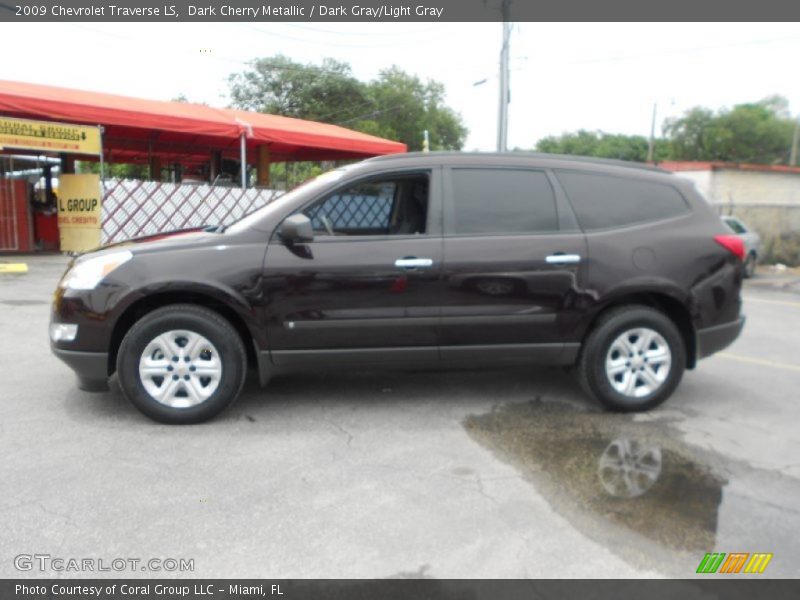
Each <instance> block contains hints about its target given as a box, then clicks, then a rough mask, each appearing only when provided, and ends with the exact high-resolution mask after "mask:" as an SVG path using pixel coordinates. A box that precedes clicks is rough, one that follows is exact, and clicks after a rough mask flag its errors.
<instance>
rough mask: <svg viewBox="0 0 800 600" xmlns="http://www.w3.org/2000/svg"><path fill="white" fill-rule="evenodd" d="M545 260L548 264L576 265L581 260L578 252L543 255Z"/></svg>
mask: <svg viewBox="0 0 800 600" xmlns="http://www.w3.org/2000/svg"><path fill="white" fill-rule="evenodd" d="M544 260H545V262H546V263H547V264H548V265H577V264H578V263H579V262H581V255H580V254H564V253H561V252H559V253H556V254H551V255H549V256H547V257H545V259H544Z"/></svg>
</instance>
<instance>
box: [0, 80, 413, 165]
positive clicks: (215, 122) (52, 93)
mask: <svg viewBox="0 0 800 600" xmlns="http://www.w3.org/2000/svg"><path fill="white" fill-rule="evenodd" d="M0 114H3V115H6V116H9V117H19V118H27V119H39V120H53V121H64V122H68V123H79V124H86V125H102V126H103V127H104V128H105V134H104V147H105V150H106V158H107V159H111V160H113V161H114V162H144V161H147V160H148V159H149V157H151V156H158V157H161V158H165V159H167V160H170V161H177V162H204V161H207V160H208V159H209V156H210V153H211V152H212V151H220V152H222V153H223V155H224V156H227V157H231V158H238V157H239V144H240V136H241V134H242V133H244V134H245V136H246V140H247V149H248V162H254V161H255V159H256V152H255V151H256V149H257V148H258V147H259V146H262V145H267V146H268V147H269V150H270V157H271V160H273V161H294V160H341V159H349V158H366V157H369V156H377V155H381V154H393V153H397V152H405V151H406V145H405V144H401V143H400V142H394V141H391V140H386V139H383V138H379V137H375V136H372V135H367V134H364V133H359V132H357V131H352V130H350V129H345V128H344V127H339V126H337V125H329V124H327V123H316V122H313V121H304V120H302V119H292V118H289V117H281V116H277V115H266V114H262V113H255V112H248V111H238V110H230V109H224V108H213V107H210V106H203V105H200V104H190V103H185V102H163V101H159V100H144V99H140V98H129V97H127V96H117V95H114V94H105V93H98V92H86V91H82V90H73V89H67V88H59V87H52V86H45V85H37V84H32V83H21V82H16V81H3V80H0Z"/></svg>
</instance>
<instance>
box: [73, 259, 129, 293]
mask: <svg viewBox="0 0 800 600" xmlns="http://www.w3.org/2000/svg"><path fill="white" fill-rule="evenodd" d="M131 258H133V254H131V253H130V252H129V251H128V250H125V251H124V252H112V253H111V254H104V255H102V256H96V257H95V258H88V259H86V260H81V261H79V262H77V263H75V266H74V267H72V268H71V269H70V270H69V271H68V272H67V274H66V275H64V278H63V279H62V280H61V287H63V288H67V289H70V290H93V289H94V288H96V287H97V284H98V283H100V282H101V281H102V280H103V277H105V276H106V275H108V274H109V273H111V271H113V270H114V269H116V268H117V267H119V266H120V265H124V264H125V263H126V262H128V261H129V260H130V259H131Z"/></svg>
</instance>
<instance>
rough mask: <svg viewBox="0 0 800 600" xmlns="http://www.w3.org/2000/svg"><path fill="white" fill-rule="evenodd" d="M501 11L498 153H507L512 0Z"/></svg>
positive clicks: (503, 2) (506, 0)
mask: <svg viewBox="0 0 800 600" xmlns="http://www.w3.org/2000/svg"><path fill="white" fill-rule="evenodd" d="M500 10H501V12H502V14H503V46H502V48H501V50H500V106H499V110H498V115H497V151H498V152H505V151H506V150H507V149H508V102H509V100H510V97H509V79H510V76H509V70H508V54H509V39H510V38H511V23H510V22H509V20H510V18H511V0H502V4H501V7H500Z"/></svg>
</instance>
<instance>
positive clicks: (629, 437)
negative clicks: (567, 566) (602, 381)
mask: <svg viewBox="0 0 800 600" xmlns="http://www.w3.org/2000/svg"><path fill="white" fill-rule="evenodd" d="M465 427H466V429H467V431H468V432H469V434H470V435H471V436H472V437H473V438H474V439H475V440H476V441H478V442H479V443H481V444H482V445H484V446H486V447H487V448H489V449H490V450H492V451H493V452H494V453H495V454H497V455H498V456H499V457H501V458H502V459H503V460H505V461H506V462H509V463H511V464H513V465H514V466H515V467H517V468H518V469H519V470H520V471H521V472H522V473H523V475H524V476H525V477H526V478H527V479H529V480H531V481H532V482H533V483H534V485H535V486H536V490H537V491H538V492H539V493H541V494H542V496H543V497H544V498H545V499H546V500H547V501H548V502H549V503H550V504H551V506H552V507H553V508H554V510H556V511H557V512H558V513H560V514H561V515H562V516H564V517H566V518H567V519H568V520H569V521H570V522H571V523H572V524H573V525H574V526H575V527H576V528H578V529H579V530H580V531H582V532H583V533H584V534H586V535H588V536H589V537H592V538H594V539H596V540H597V541H599V542H601V543H603V545H606V546H608V547H610V548H611V549H612V551H616V552H618V553H619V554H621V555H623V557H624V558H626V559H628V560H631V561H632V562H641V558H640V557H641V550H643V549H644V548H642V542H643V541H644V542H645V545H646V546H651V545H652V544H651V542H656V544H655V545H656V546H657V547H661V548H662V549H663V550H667V552H666V553H664V554H663V556H661V557H660V558H659V557H656V556H654V555H652V554H650V555H649V559H648V560H647V561H645V563H649V566H650V567H653V566H654V565H653V562H654V560H655V561H659V560H660V561H664V560H666V561H667V562H671V563H673V562H674V551H675V550H677V551H685V552H682V554H684V555H685V557H684V558H685V559H686V560H689V561H692V560H694V557H696V559H697V560H696V561H695V562H699V560H700V558H702V556H703V553H704V552H707V551H711V550H713V548H714V546H715V541H716V540H715V537H716V531H717V520H718V511H719V507H720V503H721V500H722V490H723V487H724V486H726V485H727V481H726V479H725V478H723V477H722V476H720V475H718V474H717V473H716V472H715V471H714V470H713V469H712V468H711V466H709V465H708V464H705V463H704V462H701V460H700V459H699V458H698V456H697V455H696V453H694V452H693V451H692V450H691V449H690V448H689V447H688V446H687V445H686V444H683V443H682V442H680V441H678V440H677V439H676V438H675V437H672V436H670V435H669V432H668V428H665V427H664V425H663V423H661V424H654V423H652V422H638V421H636V420H634V418H632V417H631V416H630V415H614V414H607V413H591V412H581V411H578V410H576V409H574V408H571V407H569V406H566V405H561V404H551V403H545V402H542V401H540V400H539V399H536V400H535V401H533V402H530V403H527V404H514V405H506V406H502V407H500V408H497V409H495V410H494V411H492V412H491V413H489V414H486V415H480V416H470V417H468V418H467V419H466V421H465ZM712 462H713V461H712ZM648 540H649V542H650V543H648V542H647V541H648ZM634 546H638V549H635V548H634ZM680 562H681V563H684V562H685V560H681V561H680ZM643 566H644V564H643ZM661 566H662V567H664V568H665V570H667V571H671V570H672V569H670V568H669V567H668V565H664V564H663V563H662V564H661ZM684 573H685V571H684ZM685 574H686V573H685Z"/></svg>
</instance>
